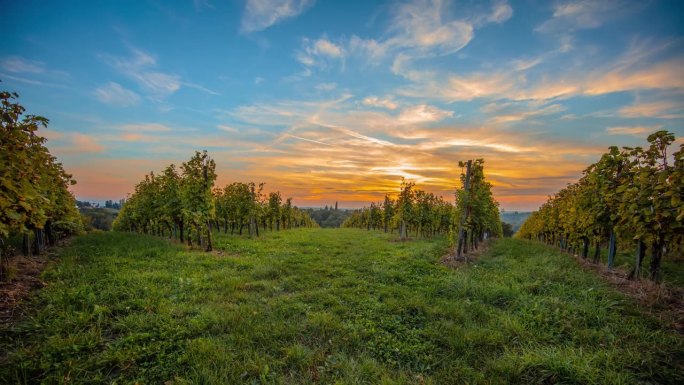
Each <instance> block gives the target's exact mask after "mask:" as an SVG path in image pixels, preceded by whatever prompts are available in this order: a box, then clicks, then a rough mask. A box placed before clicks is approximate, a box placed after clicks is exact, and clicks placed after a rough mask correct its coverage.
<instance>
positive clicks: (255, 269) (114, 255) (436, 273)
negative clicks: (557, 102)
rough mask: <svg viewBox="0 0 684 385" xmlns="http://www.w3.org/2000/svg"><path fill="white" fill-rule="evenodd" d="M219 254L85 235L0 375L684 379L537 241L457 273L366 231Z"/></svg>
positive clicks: (617, 298) (682, 345)
mask: <svg viewBox="0 0 684 385" xmlns="http://www.w3.org/2000/svg"><path fill="white" fill-rule="evenodd" d="M216 246H217V248H219V249H221V250H223V251H224V253H223V255H217V254H206V253H201V252H195V251H188V250H186V248H185V247H183V246H181V245H176V244H170V243H168V242H167V241H165V240H162V239H158V238H153V237H146V236H140V235H133V234H119V233H101V234H91V235H87V236H84V237H81V238H78V239H76V240H75V241H74V242H73V243H72V245H71V246H70V247H68V248H65V249H64V250H63V251H62V254H61V262H60V263H58V264H55V265H54V266H52V267H51V268H49V269H48V270H47V271H46V272H45V274H44V279H45V280H46V281H47V283H48V286H47V288H46V289H44V290H42V291H40V292H39V293H37V295H36V296H35V297H34V298H33V300H32V301H31V302H30V304H29V305H28V306H29V309H27V311H28V314H29V315H28V316H27V317H26V318H25V319H24V320H22V321H21V322H20V323H17V324H14V325H3V326H2V328H1V329H0V332H1V333H0V349H2V351H5V352H6V356H5V357H4V358H3V359H2V361H0V364H1V365H0V383H38V382H44V383H79V384H81V383H82V384H95V383H117V384H124V383H136V382H137V383H140V384H157V383H166V384H190V383H197V384H230V383H245V384H264V383H266V384H281V383H282V384H309V383H321V384H415V383H425V384H452V383H453V384H456V383H458V384H462V383H470V384H507V383H511V384H531V383H559V384H560V383H563V384H575V383H576V384H629V383H661V384H677V383H683V382H684V367H683V366H682V363H683V362H684V339H683V338H682V336H681V335H679V334H676V333H674V332H672V331H668V330H666V329H664V328H663V326H662V325H661V324H660V323H659V322H658V321H657V320H656V319H654V318H652V317H650V316H648V315H647V314H646V313H644V312H643V311H641V310H640V309H639V308H638V307H637V306H636V305H635V304H634V303H633V302H632V301H631V300H630V299H628V298H626V297H625V296H623V295H621V294H620V293H617V292H616V291H614V290H613V289H612V288H610V287H608V286H607V285H606V284H604V283H602V282H601V281H600V280H599V279H598V278H597V277H595V276H594V275H593V274H591V273H587V272H584V271H582V270H581V269H580V268H579V267H578V266H577V265H576V263H575V262H574V261H573V260H572V259H571V258H568V257H567V256H565V255H562V254H560V253H558V252H555V251H553V250H552V249H550V248H548V247H545V246H543V245H540V244H536V243H531V242H526V241H522V240H516V239H505V240H501V241H498V242H497V243H495V244H494V245H493V247H492V249H491V250H490V251H489V252H488V253H486V254H485V255H484V256H482V257H481V258H480V259H479V260H478V261H477V262H476V263H475V264H472V265H470V266H464V267H462V268H460V269H458V270H452V269H449V268H447V267H444V266H442V265H440V264H439V263H438V260H439V257H440V256H441V255H442V254H443V253H444V252H445V251H446V249H447V242H446V241H445V240H444V239H436V240H431V241H430V240H416V241H411V242H404V243H401V242H396V241H395V240H394V239H393V237H392V236H389V235H386V234H384V233H380V232H366V231H363V230H356V229H299V230H291V231H286V232H279V233H274V232H267V233H266V234H265V236H264V237H262V239H259V240H250V239H247V238H241V237H237V236H226V235H217V237H216Z"/></svg>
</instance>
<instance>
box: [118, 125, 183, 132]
mask: <svg viewBox="0 0 684 385" xmlns="http://www.w3.org/2000/svg"><path fill="white" fill-rule="evenodd" d="M118 129H120V130H121V131H129V132H170V131H173V130H172V129H171V127H169V126H167V125H164V124H161V123H130V124H122V125H120V126H118Z"/></svg>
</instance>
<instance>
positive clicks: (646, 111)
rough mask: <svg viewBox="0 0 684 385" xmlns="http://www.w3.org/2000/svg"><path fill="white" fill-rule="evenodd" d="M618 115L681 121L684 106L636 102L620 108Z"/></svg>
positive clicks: (673, 102) (669, 102) (665, 101)
mask: <svg viewBox="0 0 684 385" xmlns="http://www.w3.org/2000/svg"><path fill="white" fill-rule="evenodd" d="M618 115H619V116H621V117H625V118H662V119H681V118H684V105H682V103H677V102H675V101H670V100H662V101H654V102H643V103H642V102H637V103H635V104H632V105H629V106H625V107H622V108H620V109H619V110H618Z"/></svg>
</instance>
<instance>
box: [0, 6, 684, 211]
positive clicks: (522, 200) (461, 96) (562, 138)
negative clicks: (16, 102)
mask: <svg viewBox="0 0 684 385" xmlns="http://www.w3.org/2000/svg"><path fill="white" fill-rule="evenodd" d="M3 8H4V15H5V17H4V20H3V23H2V25H0V29H1V30H2V33H3V36H4V39H3V43H2V46H1V47H2V48H1V49H0V80H2V84H1V87H2V88H3V89H6V90H12V91H16V92H18V93H19V94H20V96H21V97H20V101H21V103H22V104H24V105H25V106H26V107H27V108H28V112H29V113H33V114H39V115H43V116H46V117H48V118H49V119H50V121H51V124H50V126H49V128H48V129H47V130H45V131H44V132H43V135H44V136H46V137H47V138H48V139H49V141H48V147H49V148H50V149H51V151H52V152H53V153H54V154H56V155H57V156H58V157H59V159H60V160H61V161H63V162H64V164H65V167H66V168H67V170H68V171H70V172H72V173H73V174H74V176H75V178H76V179H77V180H78V182H79V183H78V185H77V186H75V188H74V192H75V193H76V195H77V197H79V198H81V199H88V200H103V199H119V198H121V197H124V196H125V194H126V193H127V192H131V191H132V190H133V186H134V184H135V183H136V182H137V181H138V180H140V179H141V178H142V177H143V175H144V174H145V173H147V172H149V171H151V170H160V169H162V168H163V167H164V166H165V165H166V164H169V163H172V162H173V163H180V162H182V161H184V160H186V159H188V158H189V157H190V156H191V155H192V152H193V151H194V150H201V149H207V150H209V151H210V153H211V155H212V156H213V157H214V158H215V159H216V161H217V166H218V167H217V168H218V172H219V175H220V178H219V183H221V184H223V183H229V182H232V181H238V180H239V181H264V182H266V183H267V188H268V189H279V190H281V191H282V192H283V193H284V194H285V195H287V196H292V197H294V200H295V202H296V203H297V204H300V205H303V206H310V205H323V204H329V203H331V202H334V201H339V202H340V204H341V206H342V207H357V206H360V205H362V204H365V203H367V202H369V201H372V200H376V201H377V200H380V199H381V197H382V195H384V194H385V193H386V192H394V191H396V189H397V186H398V184H399V181H400V179H401V177H406V178H409V179H413V180H415V181H417V182H418V185H419V186H420V187H422V188H424V189H427V190H430V191H433V192H436V193H438V194H440V195H443V196H445V197H446V196H451V194H453V190H454V188H455V187H456V180H457V178H458V173H459V172H460V169H459V168H458V167H457V164H458V161H459V160H464V159H470V158H475V157H477V158H485V160H486V163H485V165H486V172H487V175H488V179H489V180H490V181H491V182H492V183H493V184H494V192H495V195H496V198H497V199H498V200H499V201H500V202H501V204H502V207H503V208H505V209H509V210H526V209H534V208H536V207H537V206H538V205H539V204H540V203H542V202H543V201H544V200H545V199H546V196H547V195H548V194H552V193H553V192H555V191H557V190H558V189H559V188H561V187H563V186H565V184H566V183H568V182H571V181H574V180H576V178H577V177H578V176H579V175H580V174H581V171H582V169H584V168H585V167H586V166H587V165H588V164H590V163H592V162H594V161H595V160H597V159H598V157H599V156H600V154H601V153H602V152H603V151H604V150H605V148H606V147H607V146H609V145H639V144H643V143H645V137H646V136H647V135H648V134H649V133H651V132H654V131H656V130H658V129H667V130H669V131H672V132H674V133H675V134H676V135H677V137H678V138H680V137H682V136H684V128H683V124H684V49H683V48H684V40H683V38H684V2H681V1H618V0H606V1H579V0H575V1H532V0H529V1H502V0H495V1H447V0H444V1H429V0H409V1H377V2H374V1H323V0H319V1H313V0H247V1H237V0H234V1H218V0H206V1H190V0H189V1H173V2H172V1H166V2H163V1H70V2H44V1H13V2H6V3H5V4H4V6H3ZM680 143H682V141H681V139H679V141H678V143H677V145H679V144H680Z"/></svg>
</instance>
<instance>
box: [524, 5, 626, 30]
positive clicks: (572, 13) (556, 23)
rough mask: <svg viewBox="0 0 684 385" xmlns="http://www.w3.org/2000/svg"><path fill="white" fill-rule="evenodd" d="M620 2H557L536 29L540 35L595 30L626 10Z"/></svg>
mask: <svg viewBox="0 0 684 385" xmlns="http://www.w3.org/2000/svg"><path fill="white" fill-rule="evenodd" d="M628 6H629V4H628V3H627V2H625V1H622V0H570V1H560V2H557V3H556V4H555V5H554V7H553V15H552V17H551V18H550V19H548V20H546V21H544V22H543V23H542V24H540V25H539V26H538V27H537V28H536V31H537V32H541V33H559V32H572V31H575V30H578V29H589V28H597V27H599V26H600V25H601V24H603V23H604V22H605V21H606V19H610V18H614V17H616V15H617V14H620V13H622V12H624V11H625V10H627V9H628V8H629V7H628Z"/></svg>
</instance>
